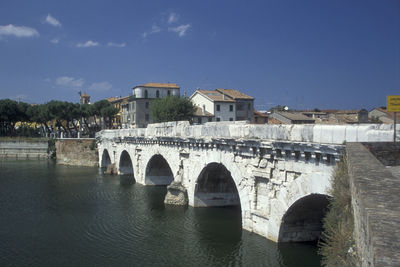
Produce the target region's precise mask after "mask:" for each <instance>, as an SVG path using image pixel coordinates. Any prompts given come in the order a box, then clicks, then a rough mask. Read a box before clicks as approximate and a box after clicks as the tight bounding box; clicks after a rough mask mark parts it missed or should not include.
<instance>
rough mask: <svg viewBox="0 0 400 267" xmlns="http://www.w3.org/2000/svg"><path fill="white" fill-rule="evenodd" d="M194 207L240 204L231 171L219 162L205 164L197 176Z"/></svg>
mask: <svg viewBox="0 0 400 267" xmlns="http://www.w3.org/2000/svg"><path fill="white" fill-rule="evenodd" d="M193 204H194V206H195V207H212V206H240V197H239V193H238V190H237V188H236V184H235V182H234V180H233V178H232V176H231V172H230V171H228V169H227V168H226V167H225V166H224V165H223V164H221V163H217V162H212V163H209V164H207V165H206V166H205V167H204V168H203V170H202V171H201V173H200V175H199V176H198V177H197V182H196V186H195V189H194V202H193Z"/></svg>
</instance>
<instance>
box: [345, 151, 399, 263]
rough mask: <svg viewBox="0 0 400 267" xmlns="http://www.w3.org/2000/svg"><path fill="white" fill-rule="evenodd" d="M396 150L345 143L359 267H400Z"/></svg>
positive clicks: (397, 160) (397, 163)
mask: <svg viewBox="0 0 400 267" xmlns="http://www.w3.org/2000/svg"><path fill="white" fill-rule="evenodd" d="M399 151H400V146H399V145H398V144H393V143H369V144H362V143H347V145H346V154H347V162H348V173H349V180H350V191H351V199H352V200H351V201H352V207H353V215H354V238H355V242H356V247H357V255H358V257H359V260H360V265H361V266H399V265H400V243H399V240H400V230H399V225H400V171H399V168H400V166H398V165H400V164H399V163H400V162H399V159H398V155H399Z"/></svg>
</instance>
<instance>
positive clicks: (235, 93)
mask: <svg viewBox="0 0 400 267" xmlns="http://www.w3.org/2000/svg"><path fill="white" fill-rule="evenodd" d="M216 91H218V92H220V93H222V94H225V95H227V96H229V97H231V98H233V99H234V100H236V99H248V100H253V99H254V98H253V97H251V96H248V95H246V94H244V93H242V92H240V91H238V90H235V89H222V88H217V89H216Z"/></svg>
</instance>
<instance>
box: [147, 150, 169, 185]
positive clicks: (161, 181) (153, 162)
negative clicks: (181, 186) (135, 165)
mask: <svg viewBox="0 0 400 267" xmlns="http://www.w3.org/2000/svg"><path fill="white" fill-rule="evenodd" d="M173 180H174V176H173V174H172V171H171V168H170V167H169V164H168V162H167V161H166V160H165V158H164V157H163V156H161V155H160V154H157V155H154V156H153V157H152V158H151V159H150V160H149V162H148V163H147V167H146V177H145V184H146V185H169V184H170V183H171V182H172V181H173Z"/></svg>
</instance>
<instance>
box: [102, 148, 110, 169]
mask: <svg viewBox="0 0 400 267" xmlns="http://www.w3.org/2000/svg"><path fill="white" fill-rule="evenodd" d="M110 164H111V158H110V154H109V153H108V150H107V149H104V150H103V154H102V156H101V166H100V167H102V168H107V167H108V165H110Z"/></svg>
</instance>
